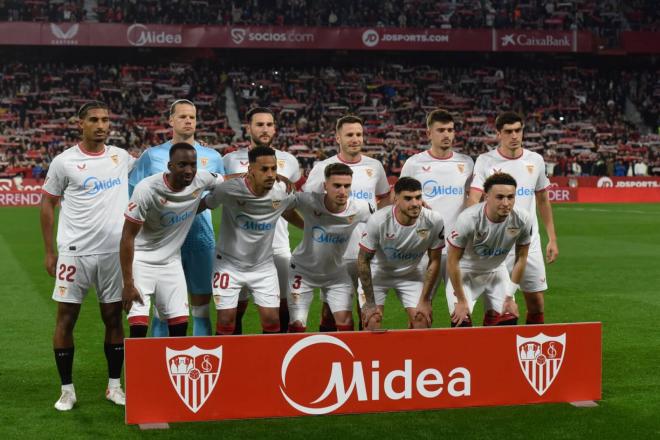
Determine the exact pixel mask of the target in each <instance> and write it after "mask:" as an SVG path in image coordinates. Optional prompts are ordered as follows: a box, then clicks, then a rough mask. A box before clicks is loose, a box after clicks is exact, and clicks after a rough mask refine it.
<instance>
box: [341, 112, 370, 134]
mask: <svg viewBox="0 0 660 440" xmlns="http://www.w3.org/2000/svg"><path fill="white" fill-rule="evenodd" d="M344 124H360V125H364V122H363V121H362V118H360V117H358V116H355V115H346V116H342V117H341V118H339V119H337V123H336V124H335V130H336V131H339V130H341V127H342V125H344Z"/></svg>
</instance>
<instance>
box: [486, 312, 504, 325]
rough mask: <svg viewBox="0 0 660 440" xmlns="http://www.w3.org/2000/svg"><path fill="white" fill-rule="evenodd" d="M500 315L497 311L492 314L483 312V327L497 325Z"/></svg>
mask: <svg viewBox="0 0 660 440" xmlns="http://www.w3.org/2000/svg"><path fill="white" fill-rule="evenodd" d="M500 316H501V315H500V314H499V313H497V312H493V314H490V313H484V327H489V326H493V325H497V323H498V322H499V321H500Z"/></svg>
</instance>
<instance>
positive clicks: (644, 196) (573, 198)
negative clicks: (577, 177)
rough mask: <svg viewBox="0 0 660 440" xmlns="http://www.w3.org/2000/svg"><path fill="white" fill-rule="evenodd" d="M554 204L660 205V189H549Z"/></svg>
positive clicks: (559, 187)
mask: <svg viewBox="0 0 660 440" xmlns="http://www.w3.org/2000/svg"><path fill="white" fill-rule="evenodd" d="M548 197H549V198H550V202H552V203H567V202H577V203H660V188H594V187H588V186H585V187H578V188H573V187H561V186H553V187H550V188H548Z"/></svg>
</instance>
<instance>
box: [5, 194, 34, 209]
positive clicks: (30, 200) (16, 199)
mask: <svg viewBox="0 0 660 440" xmlns="http://www.w3.org/2000/svg"><path fill="white" fill-rule="evenodd" d="M40 204H41V191H2V192H0V207H4V206H39V205H40Z"/></svg>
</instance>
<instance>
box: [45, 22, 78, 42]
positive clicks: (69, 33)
mask: <svg viewBox="0 0 660 440" xmlns="http://www.w3.org/2000/svg"><path fill="white" fill-rule="evenodd" d="M79 29H80V25H79V24H78V23H75V24H73V25H71V27H70V28H69V29H67V30H66V31H64V30H63V29H62V28H61V27H60V26H58V25H56V24H55V23H51V24H50V32H51V34H53V36H54V37H55V38H54V39H52V40H50V44H54V45H61V46H75V45H77V44H78V40H76V39H75V38H76V35H78V30H79Z"/></svg>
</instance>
